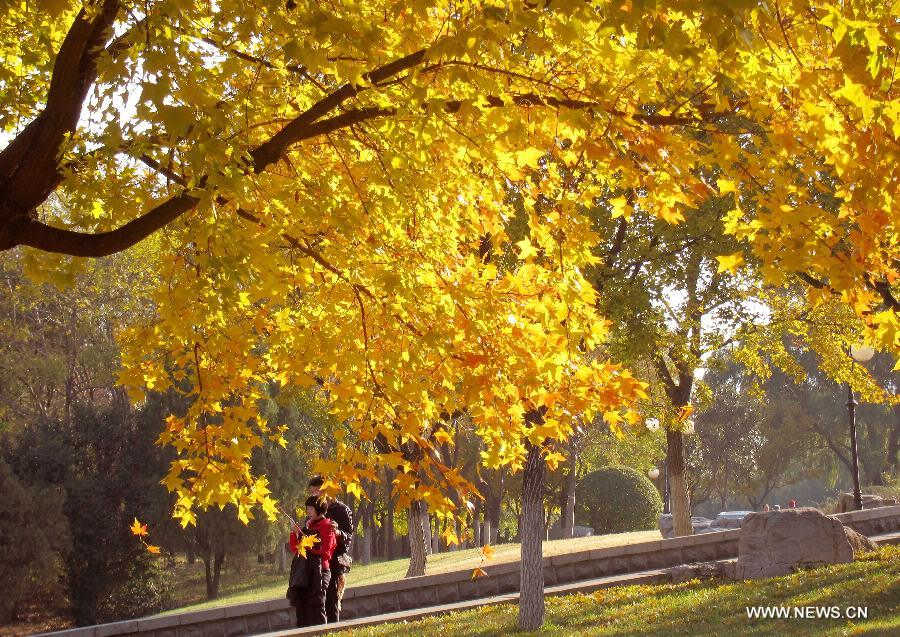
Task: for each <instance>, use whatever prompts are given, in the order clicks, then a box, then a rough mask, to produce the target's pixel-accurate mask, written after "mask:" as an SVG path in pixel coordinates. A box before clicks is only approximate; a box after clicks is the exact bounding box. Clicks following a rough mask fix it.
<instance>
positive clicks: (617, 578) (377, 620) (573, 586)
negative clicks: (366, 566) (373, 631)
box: [260, 531, 900, 637]
mask: <svg viewBox="0 0 900 637" xmlns="http://www.w3.org/2000/svg"><path fill="white" fill-rule="evenodd" d="M870 539H871V540H872V541H873V542H875V543H876V544H900V531H895V532H893V533H884V534H882V535H876V536H874V537H871V538H870ZM721 561H722V562H735V561H736V560H735V559H730V560H721ZM669 570H670V569H668V568H658V569H652V570H649V571H641V572H639V573H628V574H625V575H611V576H609V577H598V578H596V579H590V580H584V581H581V582H571V583H569V584H560V585H559V586H548V587H547V588H545V589H544V594H545V595H570V594H573V593H592V592H594V591H596V590H600V589H601V588H609V587H611V586H630V585H633V584H659V583H663V582H668V581H669V580H670V575H669V573H668V571H669ZM518 600H519V594H518V593H507V594H505V595H495V596H493V597H483V598H481V599H473V600H469V601H465V602H456V603H455V604H442V605H440V606H426V607H424V608H417V609H414V610H404V611H399V612H396V613H384V614H382V615H372V616H370V617H360V618H359V619H350V620H347V621H342V622H338V623H336V624H327V625H321V626H310V627H308V628H293V629H291V630H280V631H276V632H271V633H263V634H261V635H260V637H294V636H295V635H296V636H300V635H324V634H326V633H329V632H332V631H337V630H345V629H348V628H365V627H367V626H377V625H378V624H386V623H389V622H410V621H415V620H417V619H422V618H425V617H431V616H433V615H443V614H445V613H454V612H457V611H463V610H469V609H471V608H478V607H479V606H493V605H494V604H512V603H515V602H517V601H518Z"/></svg>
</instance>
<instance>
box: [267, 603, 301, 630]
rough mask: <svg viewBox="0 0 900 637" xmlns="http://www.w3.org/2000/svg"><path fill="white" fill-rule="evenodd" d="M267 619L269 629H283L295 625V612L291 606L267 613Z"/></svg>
mask: <svg viewBox="0 0 900 637" xmlns="http://www.w3.org/2000/svg"><path fill="white" fill-rule="evenodd" d="M268 619H269V630H283V629H285V628H290V627H291V626H296V625H297V613H296V611H294V609H293V608H291V609H290V610H288V609H284V610H277V611H275V612H274V613H269V616H268Z"/></svg>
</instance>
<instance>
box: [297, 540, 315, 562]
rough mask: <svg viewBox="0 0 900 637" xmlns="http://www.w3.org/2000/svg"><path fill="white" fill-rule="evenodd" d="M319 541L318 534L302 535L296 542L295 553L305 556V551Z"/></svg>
mask: <svg viewBox="0 0 900 637" xmlns="http://www.w3.org/2000/svg"><path fill="white" fill-rule="evenodd" d="M318 541H319V536H318V535H304V536H302V537H301V538H300V541H299V542H298V543H297V554H298V555H302V556H303V557H306V551H307V550H308V549H311V548H312V547H314V546H315V545H316V543H317V542H318Z"/></svg>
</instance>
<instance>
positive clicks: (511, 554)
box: [164, 530, 660, 614]
mask: <svg viewBox="0 0 900 637" xmlns="http://www.w3.org/2000/svg"><path fill="white" fill-rule="evenodd" d="M658 539H660V534H659V531H655V530H653V531H636V532H634V533H615V534H610V535H596V536H592V537H582V538H574V539H571V540H550V541H547V542H544V555H547V556H549V555H559V554H560V553H571V552H574V551H581V550H585V549H596V548H603V547H606V546H620V545H623V544H631V543H634V542H645V541H650V540H658ZM494 549H495V552H494V555H493V557H492V558H491V560H490V561H489V562H487V564H488V565H490V564H499V563H502V562H511V561H515V560H518V559H519V544H499V545H497V546H496V547H494ZM479 564H481V549H467V550H465V551H448V552H446V553H437V554H436V555H431V556H429V557H428V570H427V573H428V574H434V573H446V572H448V571H457V570H469V569H474V568H475V567H476V566H478V565H479ZM408 565H409V558H402V559H399V560H391V561H386V562H375V563H372V564H367V565H365V566H361V565H354V567H353V570H352V572H351V573H350V575H348V576H347V586H348V587H353V586H363V585H365V584H377V583H379V582H390V581H392V580H398V579H403V576H404V575H406V568H407V566H408ZM172 581H174V582H177V584H176V589H175V599H176V600H177V602H178V603H179V607H178V608H174V609H172V610H170V611H167V612H166V613H164V614H171V613H180V612H184V611H190V610H202V609H205V608H215V607H217V606H225V605H228V604H241V603H244V602H254V601H261V600H267V599H274V598H276V597H282V596H283V595H284V592H285V590H286V588H287V575H286V574H282V575H279V574H277V573H275V572H274V568H273V567H272V565H270V564H257V563H255V562H253V561H251V560H246V561H244V562H240V563H236V564H233V565H231V566H230V567H229V568H228V569H226V570H225V571H224V572H223V573H222V582H221V584H220V597H219V599H216V600H212V601H204V600H205V599H206V580H205V578H204V571H203V563H202V562H201V561H199V560H198V561H197V562H196V563H195V564H193V565H188V564H186V563H181V562H180V563H178V564H177V565H176V566H175V567H174V568H173V569H172Z"/></svg>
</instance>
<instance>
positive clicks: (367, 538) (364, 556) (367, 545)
mask: <svg viewBox="0 0 900 637" xmlns="http://www.w3.org/2000/svg"><path fill="white" fill-rule="evenodd" d="M363 533H364V534H365V535H363V538H362V542H361V543H360V545H359V563H360V564H368V563H369V562H371V561H372V535H374V533H375V529H374V527H372V526H367V527H365V528H364V529H363ZM353 545H354V546H356V542H354V543H353Z"/></svg>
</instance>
